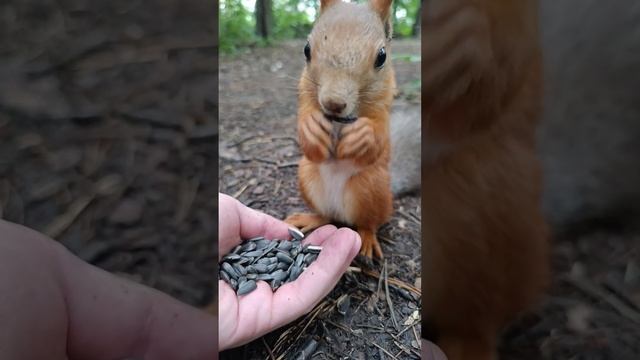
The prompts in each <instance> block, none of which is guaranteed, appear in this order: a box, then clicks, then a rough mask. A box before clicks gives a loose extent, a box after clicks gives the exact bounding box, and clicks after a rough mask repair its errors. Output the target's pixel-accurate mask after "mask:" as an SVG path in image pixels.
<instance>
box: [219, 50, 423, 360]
mask: <svg viewBox="0 0 640 360" xmlns="http://www.w3.org/2000/svg"><path fill="white" fill-rule="evenodd" d="M303 46H304V41H292V42H287V43H284V44H281V45H278V46H276V47H271V48H258V49H251V50H249V51H247V52H244V53H240V54H236V55H233V56H222V57H221V60H220V135H221V136H220V185H219V186H220V191H222V192H224V193H227V194H231V195H234V196H235V197H237V198H238V199H239V200H240V201H242V202H243V203H245V204H247V205H249V206H252V207H254V208H256V209H260V210H262V211H264V212H266V213H268V214H271V215H273V216H275V217H277V218H281V219H283V218H285V217H286V216H287V215H288V214H290V213H292V212H295V211H308V209H307V208H306V206H305V204H304V203H303V200H302V199H301V197H300V194H299V191H298V188H297V177H296V174H297V161H298V160H299V158H300V156H301V153H300V150H299V148H298V144H297V136H296V118H295V114H296V102H297V100H296V97H297V95H296V94H297V92H296V85H297V81H298V77H299V75H300V72H301V70H302V67H303V65H304V55H303V53H302V49H303ZM419 49H420V44H419V41H418V40H398V41H396V40H394V43H393V50H392V51H393V54H395V56H396V57H398V59H395V60H394V66H395V69H396V72H397V79H398V84H399V87H400V89H401V94H400V95H399V97H400V99H401V100H402V101H407V102H410V103H411V102H413V103H414V104H415V106H419V86H420V85H419V69H420V63H419V62H416V61H410V59H409V56H408V55H414V56H415V55H419ZM394 208H395V214H394V216H393V219H392V220H391V221H390V222H389V223H388V224H387V225H385V226H384V227H383V228H382V229H381V230H380V232H379V238H380V239H382V247H383V251H384V253H385V254H386V266H385V263H378V262H376V263H374V264H372V265H370V266H367V265H366V264H364V263H363V262H362V261H361V260H360V259H356V261H355V262H354V263H353V264H352V267H353V268H354V271H351V272H348V273H347V274H346V275H345V276H344V277H343V278H342V280H341V281H340V283H339V284H338V286H337V287H336V288H335V289H334V291H333V292H332V293H331V294H329V296H328V297H327V298H326V299H325V300H323V301H322V302H321V303H320V304H319V305H318V306H317V307H316V308H315V310H313V311H312V312H311V313H310V314H309V315H308V316H306V317H303V318H302V319H300V320H299V321H297V322H295V323H294V324H292V325H291V326H287V327H285V328H283V329H280V330H278V331H275V332H273V333H271V334H269V335H267V336H265V337H264V338H261V339H258V340H256V341H254V342H252V343H250V344H248V345H246V346H244V347H242V348H240V349H237V350H235V351H230V352H227V353H224V354H223V356H222V357H223V358H226V359H254V358H255V359H258V358H259V359H262V358H269V357H270V356H271V355H270V352H271V353H272V354H273V356H272V357H271V358H274V357H275V358H283V359H296V358H300V357H302V356H306V357H307V358H310V357H311V356H312V355H313V357H314V358H318V359H323V358H326V359H378V358H396V359H415V358H419V343H420V342H419V341H418V340H419V339H420V325H419V324H420V291H419V289H420V284H419V281H420V280H419V279H420V271H421V264H420V218H421V208H420V199H419V197H417V196H407V197H404V198H402V199H399V200H396V201H395V202H394ZM383 269H386V274H387V276H382V277H381V276H380V274H381V273H383V274H384V273H385V272H384V271H383ZM381 280H382V281H381Z"/></svg>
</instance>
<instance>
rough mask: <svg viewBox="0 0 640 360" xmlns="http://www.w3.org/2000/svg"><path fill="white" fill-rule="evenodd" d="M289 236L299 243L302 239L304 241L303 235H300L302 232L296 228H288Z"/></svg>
mask: <svg viewBox="0 0 640 360" xmlns="http://www.w3.org/2000/svg"><path fill="white" fill-rule="evenodd" d="M289 235H291V237H292V238H294V239H296V240H298V241H301V240H302V239H304V234H303V233H302V231H300V230H298V229H296V228H289Z"/></svg>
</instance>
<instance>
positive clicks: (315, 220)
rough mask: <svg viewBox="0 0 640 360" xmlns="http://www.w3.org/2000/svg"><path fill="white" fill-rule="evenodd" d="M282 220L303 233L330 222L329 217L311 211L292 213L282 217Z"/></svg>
mask: <svg viewBox="0 0 640 360" xmlns="http://www.w3.org/2000/svg"><path fill="white" fill-rule="evenodd" d="M284 222H286V223H287V224H289V225H291V226H295V227H296V228H298V229H300V231H302V232H303V233H305V234H306V233H308V232H310V231H312V230H315V229H317V228H319V227H320V226H322V225H327V224H329V223H330V221H329V219H327V218H325V217H323V216H321V215H318V214H311V213H294V214H291V215H289V216H288V217H287V218H286V219H284Z"/></svg>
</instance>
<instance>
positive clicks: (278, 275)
mask: <svg viewBox="0 0 640 360" xmlns="http://www.w3.org/2000/svg"><path fill="white" fill-rule="evenodd" d="M287 275H289V274H287V273H286V272H285V271H284V270H276V271H274V272H272V273H271V276H272V277H273V279H274V280H280V281H282V280H284V279H286V278H287Z"/></svg>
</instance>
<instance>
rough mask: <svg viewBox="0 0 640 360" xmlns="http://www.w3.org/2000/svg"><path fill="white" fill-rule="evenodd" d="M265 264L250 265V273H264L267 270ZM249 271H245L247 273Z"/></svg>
mask: <svg viewBox="0 0 640 360" xmlns="http://www.w3.org/2000/svg"><path fill="white" fill-rule="evenodd" d="M268 267H269V266H268V265H267V264H253V265H251V271H252V272H256V273H266V272H267V269H268ZM248 270H249V269H247V271H248Z"/></svg>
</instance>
